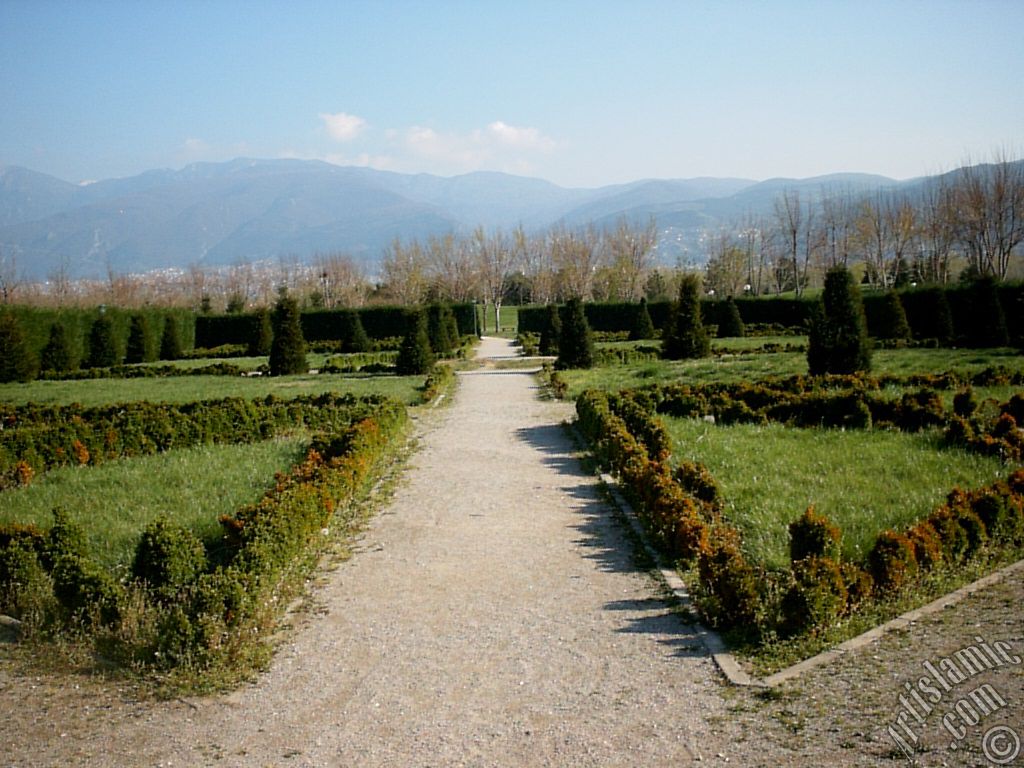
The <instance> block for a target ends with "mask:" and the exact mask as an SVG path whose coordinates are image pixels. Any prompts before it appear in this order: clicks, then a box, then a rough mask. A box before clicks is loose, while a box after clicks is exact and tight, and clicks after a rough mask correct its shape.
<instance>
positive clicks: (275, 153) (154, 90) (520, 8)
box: [0, 0, 1024, 187]
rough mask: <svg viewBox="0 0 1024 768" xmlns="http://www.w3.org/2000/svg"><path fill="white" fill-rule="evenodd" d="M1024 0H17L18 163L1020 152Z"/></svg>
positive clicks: (69, 172)
mask: <svg viewBox="0 0 1024 768" xmlns="http://www.w3.org/2000/svg"><path fill="white" fill-rule="evenodd" d="M1022 30H1024V0H973V1H970V0H959V1H957V2H949V1H945V0H933V1H930V2H904V1H901V0H887V1H885V2H875V1H873V0H849V2H830V1H829V0H817V1H816V2H795V1H793V2H786V1H783V0H779V1H778V2H767V1H765V2H740V1H738V0H736V1H728V0H725V1H723V2H686V1H683V0H676V1H675V2H662V1H660V0H632V1H631V2H625V0H623V2H602V0H591V1H590V2H577V1H575V0H561V1H560V0H542V1H540V2H533V0H508V1H507V2H506V1H499V0H473V1H469V0H467V1H466V2H461V1H458V0H432V1H426V0H423V1H420V2H412V1H411V0H410V1H406V2H400V1H398V0H394V1H390V2H389V1H388V0H377V1H376V2H357V1H355V0H351V1H346V0H336V1H335V2H325V3H317V2H309V1H304V0H295V1H294V2H260V1H259V0H251V1H250V2H227V1H220V0H206V1H205V2H198V1H197V0H176V1H175V2H171V1H170V0H160V1H158V0H135V1H134V2H97V1H93V0H75V2H55V1H53V0H0V41H2V44H0V165H4V164H6V165H23V166H27V167H30V168H33V169H35V170H39V171H42V172H45V173H50V174H52V175H55V176H58V177H60V178H63V179H67V180H69V181H82V180H88V179H99V178H109V177H115V176H127V175H131V174H135V173H138V172H141V171H143V170H146V169H149V168H159V167H170V168H180V167H182V166H184V165H187V164H188V163H191V162H197V161H220V160H227V159H231V158H233V157H238V156H247V157H267V158H272V157H299V158H317V159H322V160H327V161H329V162H335V163H339V164H344V165H349V164H351V165H370V166H373V167H376V168H382V169H389V170H396V171H401V172H427V173H435V174H440V175H444V176H451V175H455V174H459V173H465V172H469V171H474V170H497V171H505V172H510V173H517V174H522V175H530V176H539V177H541V178H545V179H549V180H551V181H554V182H556V183H558V184H562V185H565V186H584V187H591V186H600V185H604V184H612V183H620V182H625V181H631V180H635V179H640V178H689V177H694V176H737V177H743V178H752V179H765V178H770V177H775V176H789V177H806V176H814V175H819V174H825V173H832V172H844V171H862V172H868V173H880V174H884V175H887V176H892V177H896V178H909V177H913V176H918V175H923V174H928V173H935V172H940V171H944V170H950V169H952V168H954V167H956V166H958V165H960V164H962V163H963V162H964V161H984V160H989V159H991V158H992V156H993V155H994V154H995V153H997V152H1003V153H1006V154H1009V155H1011V156H1013V157H1019V156H1021V154H1022V152H1024V45H1022V43H1021V40H1022V38H1024V33H1022Z"/></svg>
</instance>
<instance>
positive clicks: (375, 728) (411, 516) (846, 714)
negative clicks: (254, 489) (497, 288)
mask: <svg viewBox="0 0 1024 768" xmlns="http://www.w3.org/2000/svg"><path fill="white" fill-rule="evenodd" d="M511 354H513V351H512V349H511V347H510V345H509V342H507V341H504V340H500V339H485V340H484V341H483V343H482V345H481V347H480V351H479V355H480V356H481V357H483V358H491V361H487V360H484V361H483V362H484V365H483V366H482V367H481V368H480V369H479V370H477V371H471V372H467V373H464V374H462V375H461V377H460V378H461V380H460V385H459V388H458V391H457V393H456V394H455V396H454V400H453V402H452V403H451V404H449V405H447V406H445V407H442V408H438V409H436V410H434V411H432V412H430V413H428V414H426V415H425V416H422V417H421V418H420V420H419V424H418V430H419V432H420V441H421V447H420V449H419V450H418V452H417V453H416V454H415V455H414V457H413V459H412V461H411V466H410V468H409V469H408V471H407V472H406V473H405V475H404V478H403V481H402V483H401V485H400V487H399V488H398V489H397V491H396V492H395V494H394V496H393V498H392V500H391V501H390V503H389V504H388V506H387V507H386V508H385V509H384V510H382V511H381V513H380V514H378V515H377V517H376V518H375V519H374V520H373V521H372V523H371V524H370V526H369V528H368V529H367V530H366V532H365V533H364V535H363V538H362V540H361V542H360V545H359V551H358V552H357V553H356V555H355V556H354V557H353V558H352V559H351V560H349V561H347V562H345V563H343V564H342V565H340V566H339V567H338V568H336V569H334V570H331V571H329V572H324V573H323V574H322V575H321V577H320V578H319V579H318V583H317V586H316V588H315V590H314V594H313V596H312V598H311V600H310V605H309V606H307V609H306V610H302V611H299V612H298V613H296V614H295V615H294V616H292V618H291V623H292V625H293V627H292V628H291V629H290V630H289V631H288V632H286V633H285V634H284V637H283V640H282V642H281V644H280V647H279V649H278V651H277V654H276V656H275V658H274V661H273V663H272V665H271V667H270V669H269V670H268V671H267V672H266V673H264V674H263V675H261V676H260V677H259V678H258V680H256V681H255V682H254V683H253V684H250V685H246V686H244V687H242V688H241V689H239V690H237V691H235V692H233V693H231V694H227V695H222V696H211V697H205V698H194V699H190V700H187V701H186V700H176V701H171V702H160V701H154V700H152V699H148V698H145V697H138V696H136V694H135V693H134V692H133V690H132V689H130V688H127V687H124V686H118V685H117V684H116V683H110V682H105V681H102V680H98V679H94V678H89V677H75V676H71V677H68V676H63V677H60V678H51V677H47V676H43V675H32V676H25V675H23V674H21V673H19V672H18V671H17V670H16V668H15V667H14V666H13V665H12V664H11V663H10V662H9V661H8V660H6V659H5V654H4V652H3V650H2V649H3V644H2V643H0V765H2V766H19V767H20V766H64V765H82V766H112V765H113V766H169V765H175V766H195V765H217V766H402V767H403V768H406V767H412V766H651V767H654V766H670V765H671V766H677V765H680V764H682V765H687V764H691V763H694V762H703V763H708V764H715V765H718V764H730V765H751V766H754V765H765V766H775V765H796V766H818V765H823V764H836V765H864V766H869V765H877V764H879V763H883V764H884V763H896V764H898V762H902V761H903V759H904V758H903V757H902V755H901V753H900V752H899V750H898V749H896V747H895V743H894V741H893V740H892V738H891V737H890V736H889V735H888V734H887V732H886V727H887V726H888V725H891V724H893V723H895V722H896V718H897V716H898V714H899V711H900V709H901V708H902V705H901V703H900V701H899V698H898V697H899V695H900V694H901V693H903V692H904V689H903V687H902V686H903V683H904V682H907V681H912V680H916V679H917V678H918V677H920V676H921V674H922V673H921V664H922V662H924V661H926V660H933V661H935V662H936V663H938V659H939V658H940V657H943V656H945V655H947V654H951V653H953V652H954V651H955V650H957V649H960V648H962V647H964V646H966V645H969V644H971V643H974V642H975V639H974V638H975V637H984V639H985V640H986V641H987V642H989V643H990V644H991V643H994V642H995V641H1004V642H1006V643H1007V644H1009V646H1010V647H1011V648H1012V649H1013V652H1014V653H1015V654H1017V655H1019V656H1024V637H1022V624H1021V614H1020V607H1019V606H1020V602H1019V601H1020V599H1021V598H1022V597H1024V584H1022V583H1021V581H1022V580H1021V578H1020V576H1019V575H1018V576H1016V577H1014V578H1013V579H1010V580H1007V581H1005V582H1003V583H1001V584H998V585H996V586H994V587H992V588H990V589H987V590H985V591H984V592H982V593H979V594H978V595H975V596H973V597H972V598H970V599H968V600H967V601H965V602H964V603H961V604H960V605H958V606H956V607H954V608H951V609H949V610H947V611H945V612H943V613H941V614H938V615H936V616H934V617H930V618H929V619H927V620H925V621H922V622H920V623H919V624H918V625H914V627H913V630H912V631H910V632H901V633H893V634H890V635H887V636H886V637H884V638H882V639H881V640H880V641H878V642H877V643H874V644H872V645H871V646H869V647H866V648H863V649H861V650H859V651H857V652H856V653H852V654H849V655H848V656H846V657H844V658H842V659H840V660H839V661H837V662H836V663H834V664H832V665H829V666H827V667H823V668H819V669H817V670H813V671H812V672H810V673H808V674H807V675H806V676H803V677H801V678H800V679H798V680H797V681H794V682H792V683H788V684H786V685H785V686H783V687H782V688H781V689H780V690H778V691H774V692H772V693H770V694H764V693H758V692H756V691H752V690H749V689H738V688H732V687H729V686H728V685H726V684H725V683H724V682H723V681H722V678H721V676H720V674H719V673H718V672H717V670H716V668H715V667H714V665H713V663H712V662H711V661H710V659H709V658H708V657H707V655H706V653H705V652H704V649H703V648H702V646H701V644H700V642H699V641H698V639H697V638H696V636H695V635H694V633H693V631H692V629H691V628H690V627H688V626H687V625H686V624H684V623H683V622H682V621H681V620H680V619H679V618H678V616H677V615H676V614H674V613H672V612H671V611H670V610H669V609H668V608H667V607H666V606H665V604H664V603H662V602H661V601H660V600H659V598H658V595H659V592H658V586H657V584H656V583H654V582H653V581H652V580H651V578H650V577H649V576H648V575H647V574H646V573H645V572H642V571H639V570H638V569H637V568H636V566H635V565H634V563H633V562H632V559H631V553H632V545H631V544H630V543H629V541H628V540H627V539H626V538H625V536H624V534H623V532H622V529H621V528H620V526H619V524H618V522H617V521H616V519H615V517H614V515H613V514H612V512H611V511H610V510H609V508H608V506H607V505H606V504H605V503H604V502H603V501H602V498H601V495H600V492H599V489H598V486H597V483H596V480H595V478H594V477H593V476H592V475H590V474H587V473H586V472H584V471H583V470H582V468H581V467H580V464H579V462H578V461H577V458H576V455H575V447H574V445H573V443H572V442H571V440H570V439H569V437H568V436H567V435H566V433H565V431H564V430H563V429H562V427H561V426H560V423H561V421H563V420H564V419H568V418H571V416H572V409H571V406H570V405H567V404H562V403H554V402H550V401H544V400H541V399H538V397H537V385H536V382H535V380H534V378H533V377H532V376H531V375H530V374H529V373H528V372H524V371H519V370H502V369H499V368H496V367H495V366H494V365H493V364H492V363H493V360H495V359H497V358H501V357H505V356H509V355H511ZM1022 669H1024V666H1022V665H1021V664H1008V665H1005V666H1003V667H1000V668H998V669H994V670H991V671H988V672H986V673H985V675H982V676H979V677H977V678H976V679H973V680H971V681H969V682H966V683H964V684H963V685H962V686H959V687H956V688H954V690H953V691H952V692H950V693H948V694H945V696H944V698H943V701H942V702H941V704H940V705H939V706H937V707H935V708H934V710H933V711H932V712H931V713H930V714H929V715H928V716H926V717H924V718H923V719H924V721H925V722H924V724H923V725H920V727H918V728H917V729H916V730H915V735H918V736H919V738H920V740H921V741H920V743H921V744H923V745H924V751H922V752H919V753H918V755H917V756H918V757H919V758H920V759H921V761H922V763H923V764H926V765H988V764H991V763H988V762H986V760H985V757H984V754H983V752H982V751H981V746H980V745H981V743H982V742H981V740H982V737H983V734H984V733H985V732H987V730H988V729H991V728H992V727H993V726H996V725H1001V726H1003V727H1004V728H1012V729H1013V730H1015V731H1016V733H1018V734H1021V735H1022V736H1024V722H1022V721H1024V717H1022V713H1024V709H1022V702H1024V682H1022V679H1024V678H1022V674H1021V673H1022ZM985 681H989V682H991V685H992V687H993V689H995V690H997V691H998V692H999V693H1000V694H1001V696H1002V697H1003V699H1005V701H1006V706H1005V707H1001V708H1000V709H999V710H998V711H993V712H991V713H989V714H988V715H987V716H986V717H985V718H983V719H982V721H981V722H979V723H978V725H977V726H976V727H973V728H971V729H970V732H969V734H968V735H967V736H965V738H964V739H962V740H961V741H960V743H959V744H958V749H957V750H951V749H950V748H949V744H950V741H951V739H950V737H949V734H948V733H947V731H945V730H944V729H943V727H942V725H941V715H942V713H943V712H945V711H947V710H948V709H950V708H951V707H953V706H954V705H955V703H956V701H958V700H959V699H960V698H962V697H964V696H966V695H967V692H968V691H969V690H971V689H973V688H974V687H976V686H977V685H979V684H981V683H982V682H985ZM1001 734H1002V740H1001V741H999V742H998V743H995V746H996V747H1000V746H1001V745H1002V746H1001V748H1002V749H1003V750H1004V753H1005V750H1006V747H1005V744H1006V743H1007V741H1006V738H1007V737H1008V734H1007V732H1006V731H1005V730H1004V731H1002V732H1001ZM991 747H992V744H990V748H991ZM1018 760H1019V759H1018ZM1011 764H1012V763H1011Z"/></svg>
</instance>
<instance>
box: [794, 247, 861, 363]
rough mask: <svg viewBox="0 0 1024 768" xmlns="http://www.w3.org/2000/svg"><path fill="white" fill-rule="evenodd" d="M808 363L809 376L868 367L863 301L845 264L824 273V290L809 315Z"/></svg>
mask: <svg viewBox="0 0 1024 768" xmlns="http://www.w3.org/2000/svg"><path fill="white" fill-rule="evenodd" d="M807 364H808V368H809V370H810V373H811V375H812V376H820V375H822V374H826V373H836V374H852V373H857V372H858V371H868V370H870V369H871V347H870V342H869V340H868V332H867V322H866V321H865V319H864V304H863V302H862V301H861V298H860V289H859V288H858V287H857V284H856V283H855V282H854V279H853V275H851V274H850V271H849V270H848V269H846V267H843V266H838V267H833V268H832V269H830V270H829V271H828V272H827V273H826V274H825V290H824V292H823V293H822V295H821V299H820V300H819V302H818V303H817V304H816V305H815V309H814V311H813V314H812V317H811V324H810V329H809V334H808V345H807Z"/></svg>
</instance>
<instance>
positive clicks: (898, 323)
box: [877, 291, 910, 341]
mask: <svg viewBox="0 0 1024 768" xmlns="http://www.w3.org/2000/svg"><path fill="white" fill-rule="evenodd" d="M877 336H878V338H880V339H902V340H904V341H906V340H907V339H909V338H910V323H908V322H907V312H906V310H905V309H904V308H903V302H902V301H900V296H899V294H898V293H896V291H889V292H888V293H886V294H885V298H884V299H883V301H882V306H881V311H880V312H879V316H878V333H877Z"/></svg>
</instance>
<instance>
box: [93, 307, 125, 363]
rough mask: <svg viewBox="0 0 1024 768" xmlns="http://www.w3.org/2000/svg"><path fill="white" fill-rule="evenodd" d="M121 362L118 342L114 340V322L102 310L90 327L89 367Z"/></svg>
mask: <svg viewBox="0 0 1024 768" xmlns="http://www.w3.org/2000/svg"><path fill="white" fill-rule="evenodd" d="M119 362H120V356H119V355H118V353H117V342H116V341H115V340H114V324H113V323H112V322H111V320H110V318H109V317H108V316H107V314H106V312H101V313H100V315H99V317H97V318H96V319H95V320H94V321H93V324H92V328H90V329H89V357H88V361H87V362H86V365H87V366H88V367H89V368H109V367H110V366H112V365H117V364H118V363H119Z"/></svg>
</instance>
